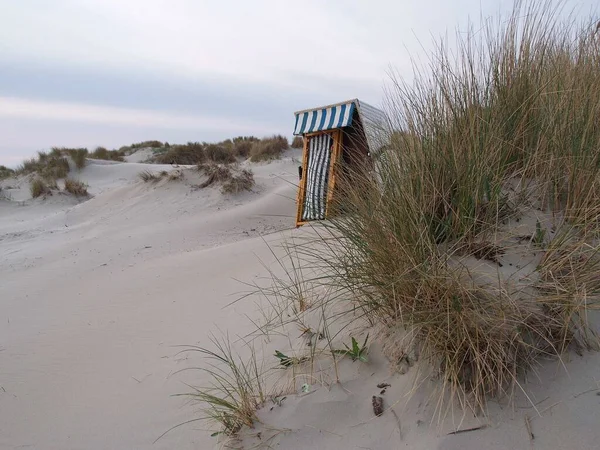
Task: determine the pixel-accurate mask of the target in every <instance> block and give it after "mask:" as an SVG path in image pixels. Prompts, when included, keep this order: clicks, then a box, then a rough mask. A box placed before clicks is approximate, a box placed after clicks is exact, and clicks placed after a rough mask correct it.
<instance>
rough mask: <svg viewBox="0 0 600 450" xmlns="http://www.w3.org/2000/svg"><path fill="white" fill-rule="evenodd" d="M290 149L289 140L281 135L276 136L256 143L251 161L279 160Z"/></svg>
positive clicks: (252, 150)
mask: <svg viewBox="0 0 600 450" xmlns="http://www.w3.org/2000/svg"><path fill="white" fill-rule="evenodd" d="M287 148H288V140H287V138H286V137H284V136H281V135H275V136H271V137H268V138H264V139H261V140H260V142H255V143H254V145H252V148H251V149H250V161H252V162H258V161H268V160H271V159H277V158H279V156H280V155H281V153H282V152H283V151H284V150H286V149H287Z"/></svg>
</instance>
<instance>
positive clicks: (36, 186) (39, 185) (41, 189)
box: [29, 178, 52, 198]
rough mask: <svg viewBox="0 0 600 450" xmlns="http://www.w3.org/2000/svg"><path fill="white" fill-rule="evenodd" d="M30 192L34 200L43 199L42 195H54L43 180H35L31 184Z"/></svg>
mask: <svg viewBox="0 0 600 450" xmlns="http://www.w3.org/2000/svg"><path fill="white" fill-rule="evenodd" d="M29 190H30V192H31V196H32V197H33V198H38V197H41V196H42V195H52V191H51V189H50V187H49V186H48V185H47V184H46V182H45V181H44V180H42V179H41V178H35V179H34V180H33V181H32V182H31V183H30V184H29Z"/></svg>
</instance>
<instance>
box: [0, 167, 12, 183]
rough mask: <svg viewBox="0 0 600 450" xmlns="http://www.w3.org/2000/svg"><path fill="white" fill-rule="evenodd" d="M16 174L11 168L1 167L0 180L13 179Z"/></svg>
mask: <svg viewBox="0 0 600 450" xmlns="http://www.w3.org/2000/svg"><path fill="white" fill-rule="evenodd" d="M14 174H15V171H14V170H13V169H11V168H10V167H6V166H0V180H3V179H5V178H9V177H12V176H13V175H14Z"/></svg>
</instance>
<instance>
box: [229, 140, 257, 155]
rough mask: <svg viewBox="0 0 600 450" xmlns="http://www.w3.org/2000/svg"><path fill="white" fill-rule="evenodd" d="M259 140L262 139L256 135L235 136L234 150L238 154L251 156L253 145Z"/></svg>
mask: <svg viewBox="0 0 600 450" xmlns="http://www.w3.org/2000/svg"><path fill="white" fill-rule="evenodd" d="M259 141H260V139H258V138H257V137H254V136H238V137H236V138H233V151H234V153H235V155H236V156H239V157H241V158H247V157H248V156H250V150H251V149H252V145H254V144H255V143H256V142H259Z"/></svg>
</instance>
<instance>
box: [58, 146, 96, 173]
mask: <svg viewBox="0 0 600 450" xmlns="http://www.w3.org/2000/svg"><path fill="white" fill-rule="evenodd" d="M66 155H68V156H70V157H71V159H72V160H73V163H74V164H75V167H77V169H83V168H84V167H85V164H86V158H87V156H88V150H87V148H66V147H52V151H51V153H50V156H55V157H59V156H66Z"/></svg>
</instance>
